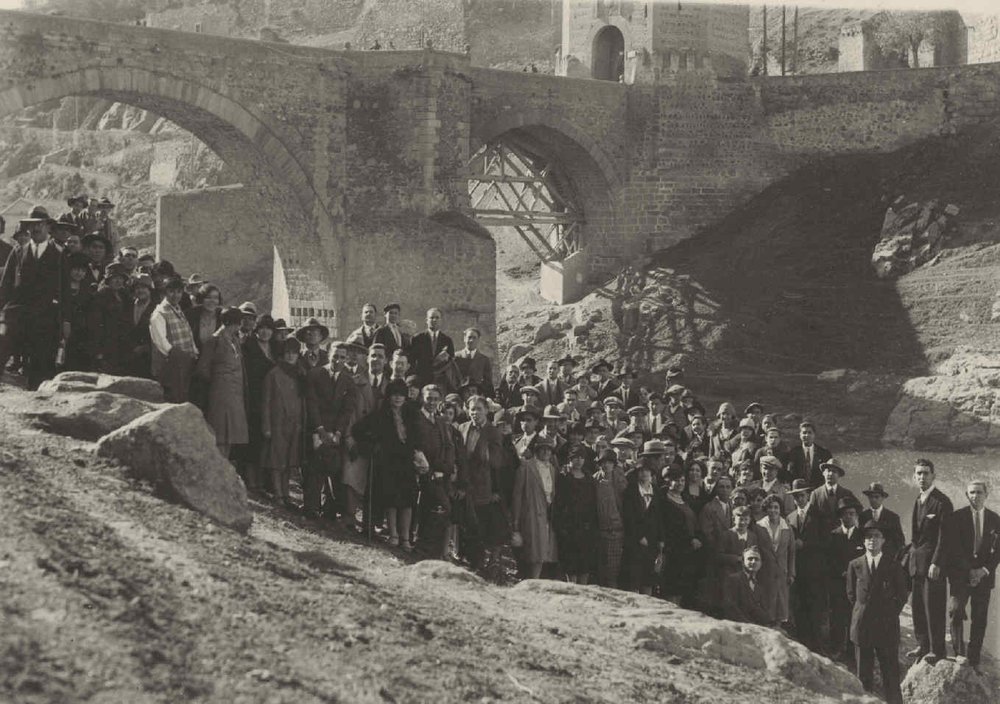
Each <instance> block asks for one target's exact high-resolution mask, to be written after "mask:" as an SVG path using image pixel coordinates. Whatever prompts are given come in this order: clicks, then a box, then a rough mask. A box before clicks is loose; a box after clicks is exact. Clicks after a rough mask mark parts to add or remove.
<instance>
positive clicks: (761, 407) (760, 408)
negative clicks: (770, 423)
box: [743, 401, 764, 416]
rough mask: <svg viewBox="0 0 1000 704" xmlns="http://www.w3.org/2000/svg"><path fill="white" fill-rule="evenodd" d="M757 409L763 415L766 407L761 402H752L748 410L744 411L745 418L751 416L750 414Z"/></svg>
mask: <svg viewBox="0 0 1000 704" xmlns="http://www.w3.org/2000/svg"><path fill="white" fill-rule="evenodd" d="M755 408H756V409H757V410H758V411H760V412H761V413H763V412H764V405H763V404H762V403H760V402H759V401H752V402H751V403H749V404H748V405H747V407H746V408H744V409H743V415H745V416H747V415H750V413H752V412H753V409H755Z"/></svg>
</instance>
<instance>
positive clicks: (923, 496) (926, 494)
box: [919, 484, 934, 503]
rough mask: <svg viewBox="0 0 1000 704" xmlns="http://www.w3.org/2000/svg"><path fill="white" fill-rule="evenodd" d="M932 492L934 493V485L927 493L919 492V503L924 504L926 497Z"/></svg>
mask: <svg viewBox="0 0 1000 704" xmlns="http://www.w3.org/2000/svg"><path fill="white" fill-rule="evenodd" d="M932 491H934V485H933V484H932V485H931V488H930V489H928V490H927V491H921V492H920V497H919V500H920V503H924V502H925V501H927V497H928V496H930V495H931V492H932Z"/></svg>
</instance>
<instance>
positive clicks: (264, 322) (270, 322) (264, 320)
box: [254, 313, 274, 331]
mask: <svg viewBox="0 0 1000 704" xmlns="http://www.w3.org/2000/svg"><path fill="white" fill-rule="evenodd" d="M261 328H270V329H271V330H272V331H273V330H274V318H272V317H271V314H270V313H264V315H262V316H260V317H259V318H257V324H256V325H255V326H254V330H260V329H261Z"/></svg>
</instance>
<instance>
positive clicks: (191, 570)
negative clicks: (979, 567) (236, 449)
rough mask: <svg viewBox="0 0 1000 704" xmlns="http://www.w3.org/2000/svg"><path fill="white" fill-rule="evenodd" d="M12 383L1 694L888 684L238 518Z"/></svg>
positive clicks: (758, 689) (799, 695)
mask: <svg viewBox="0 0 1000 704" xmlns="http://www.w3.org/2000/svg"><path fill="white" fill-rule="evenodd" d="M0 398H2V399H3V403H2V404H0V434H2V436H3V437H4V438H5V440H4V446H3V449H2V455H0V567H2V569H0V586H2V589H3V593H4V627H3V628H2V629H0V700H4V701H16V702H19V703H21V704H35V703H36V702H39V703H40V702H51V701H106V702H121V701H128V702H145V703H149V704H152V703H155V702H178V701H202V702H231V701H242V702H265V701H266V702H297V703H300V704H304V703H309V702H328V703H332V702H340V701H350V702H416V701H436V702H460V701H588V702H621V701H630V702H663V701H671V702H690V703H694V702H706V703H707V702H718V701H736V700H740V701H745V700H757V701H781V702H789V703H792V702H809V703H811V704H819V703H821V702H840V703H841V704H844V703H848V702H862V701H874V700H872V699H869V698H865V697H863V696H862V693H861V689H860V686H859V684H858V682H857V680H855V679H854V678H853V676H851V675H850V673H848V672H847V671H846V670H842V669H840V668H838V667H836V666H835V665H833V664H832V663H831V662H830V661H829V660H826V659H824V658H819V657H816V656H814V655H812V654H811V653H809V652H808V651H807V650H805V649H804V648H803V647H801V646H799V645H798V644H796V643H793V642H791V641H789V640H787V639H786V638H785V637H784V636H783V635H780V634H778V633H777V632H775V631H770V630H767V629H763V628H759V627H756V626H737V625H735V624H732V623H729V622H725V621H716V620H713V619H710V618H707V617H703V616H700V615H697V614H694V613H691V612H686V611H683V610H680V609H677V608H675V607H673V606H671V605H670V604H667V603H665V602H662V601H657V600H654V599H652V598H648V597H641V596H636V595H633V594H628V593H623V592H615V591H610V590H604V589H600V588H596V587H578V586H575V585H569V584H563V583H559V582H544V581H529V582H525V583H522V584H520V585H518V586H517V587H514V588H501V587H495V586H489V585H487V584H485V583H484V582H482V581H481V580H480V579H479V578H478V577H476V576H474V575H472V574H471V573H469V572H467V571H465V570H463V569H461V568H458V567H454V566H452V565H450V564H446V563H441V562H433V561H429V562H422V563H419V564H411V559H409V558H408V557H407V556H405V555H404V554H402V553H394V552H391V551H389V550H387V549H385V548H381V547H377V546H371V545H367V544H363V543H360V542H358V541H357V540H356V539H354V538H350V537H348V536H346V535H344V534H343V533H340V532H339V531H337V532H331V531H329V530H325V529H317V528H316V527H315V526H314V525H313V524H306V523H303V522H302V521H301V520H300V519H299V518H297V517H295V516H293V515H292V514H289V513H287V512H284V511H277V510H275V509H273V508H271V507H270V506H267V505H263V504H258V503H256V502H252V503H251V507H252V508H253V510H254V517H253V519H254V520H253V526H252V527H251V529H250V531H249V533H248V534H247V535H242V534H240V533H236V532H233V531H230V530H228V529H225V528H222V527H220V526H219V525H217V524H214V523H212V522H211V521H210V520H209V519H207V518H206V517H204V516H202V515H200V514H198V513H195V512H193V511H190V510H188V509H185V508H181V507H179V506H176V505H172V504H168V503H165V502H163V501H161V500H160V499H159V498H157V497H156V496H154V494H153V493H152V491H151V488H150V486H149V485H148V484H145V483H143V482H137V481H135V480H133V479H130V478H129V477H128V475H127V474H126V473H125V471H124V469H123V467H121V466H119V465H118V464H116V463H114V462H109V461H107V460H104V459H100V458H98V457H97V456H96V455H95V454H94V452H93V447H94V446H93V445H91V444H88V443H86V442H81V441H77V440H70V439H68V438H64V437H60V436H57V435H49V434H47V433H39V432H38V431H37V430H34V429H32V428H31V427H29V426H27V425H25V422H24V419H23V418H22V417H20V415H19V414H20V413H21V412H22V411H24V410H27V409H29V408H34V407H35V405H36V403H35V401H34V400H33V399H31V398H30V397H29V396H28V395H27V394H25V393H24V392H21V391H19V390H16V389H13V388H11V387H9V386H0ZM198 420H199V421H200V418H199V419H198ZM202 425H203V422H202ZM202 432H207V431H205V430H203V431H202ZM234 477H235V475H234Z"/></svg>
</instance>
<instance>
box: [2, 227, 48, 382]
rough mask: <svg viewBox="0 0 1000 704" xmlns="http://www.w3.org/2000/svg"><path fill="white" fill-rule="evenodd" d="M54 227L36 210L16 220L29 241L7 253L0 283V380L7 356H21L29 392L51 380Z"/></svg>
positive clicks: (8, 357)
mask: <svg viewBox="0 0 1000 704" xmlns="http://www.w3.org/2000/svg"><path fill="white" fill-rule="evenodd" d="M54 223H55V220H53V219H52V218H50V217H49V214H48V213H47V212H46V211H45V209H44V208H41V207H36V208H34V209H33V210H32V211H31V213H30V214H29V216H28V218H26V219H24V220H22V221H21V223H20V224H21V227H22V228H24V229H25V230H27V231H28V232H29V233H30V239H29V240H28V241H27V242H26V243H24V244H19V245H18V246H17V247H15V248H14V249H13V251H11V253H10V255H9V256H8V257H7V263H6V265H5V267H4V271H3V278H2V279H0V311H2V315H3V332H2V333H0V375H2V374H3V371H4V369H5V368H6V366H7V360H8V359H10V356H11V355H12V354H21V355H22V356H23V357H24V358H25V360H26V362H27V364H26V367H27V377H28V378H27V383H28V388H29V389H30V390H32V391H34V390H35V389H37V388H38V386H39V385H40V384H41V383H42V382H43V381H45V380H46V379H51V378H52V377H53V376H54V375H55V367H56V353H57V352H58V349H59V339H60V333H61V329H62V325H61V320H60V306H61V301H62V287H63V256H62V251H61V250H60V249H59V245H57V244H56V243H55V242H53V241H52V240H51V239H50V237H49V231H50V228H51V227H52V225H53V224H54Z"/></svg>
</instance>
